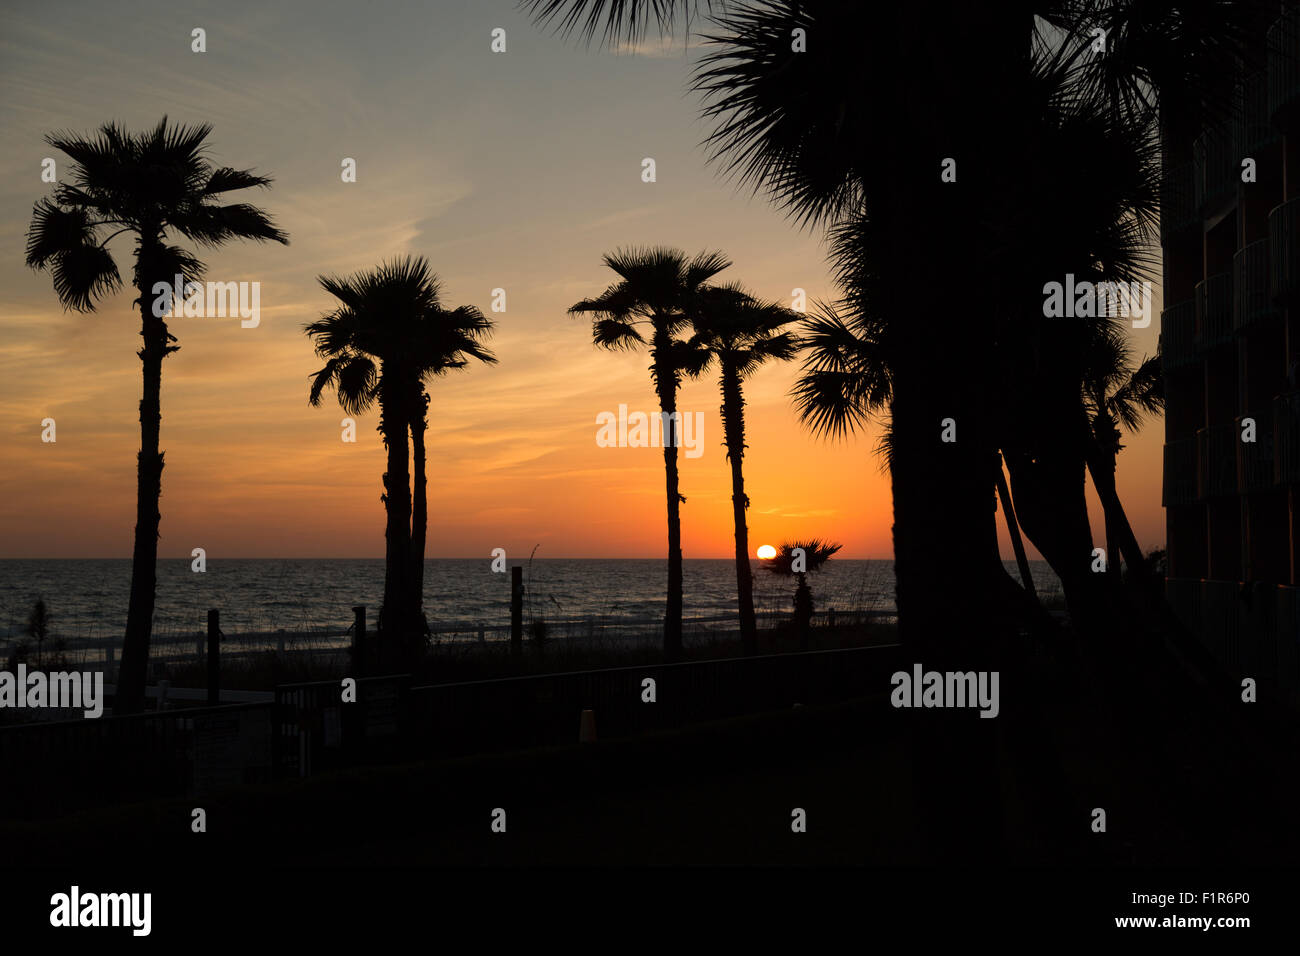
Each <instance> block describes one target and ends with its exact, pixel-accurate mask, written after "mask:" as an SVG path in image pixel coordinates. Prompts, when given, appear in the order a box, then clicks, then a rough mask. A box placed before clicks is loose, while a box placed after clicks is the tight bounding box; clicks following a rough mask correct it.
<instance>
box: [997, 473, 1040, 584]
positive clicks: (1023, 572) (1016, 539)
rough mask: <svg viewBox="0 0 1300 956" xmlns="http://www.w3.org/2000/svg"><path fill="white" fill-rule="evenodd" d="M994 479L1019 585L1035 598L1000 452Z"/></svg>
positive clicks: (1032, 579)
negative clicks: (1013, 555) (1013, 554)
mask: <svg viewBox="0 0 1300 956" xmlns="http://www.w3.org/2000/svg"><path fill="white" fill-rule="evenodd" d="M996 480H997V486H998V497H999V498H1001V499H1002V514H1003V515H1004V516H1005V517H1006V520H1007V534H1008V535H1010V536H1011V548H1012V550H1013V551H1015V553H1016V567H1018V568H1019V569H1020V583H1021V586H1022V587H1024V589H1025V590H1026V591H1027V592H1028V593H1029V596H1030V597H1034V598H1036V597H1037V596H1038V595H1037V592H1035V591H1034V577H1033V575H1032V574H1030V573H1029V559H1028V558H1027V557H1025V542H1024V541H1023V540H1022V539H1021V537H1020V522H1019V521H1018V520H1016V509H1015V507H1014V506H1013V505H1012V504H1011V489H1010V488H1008V487H1007V479H1006V476H1005V475H1004V474H1002V455H1001V453H998V454H997V471H996Z"/></svg>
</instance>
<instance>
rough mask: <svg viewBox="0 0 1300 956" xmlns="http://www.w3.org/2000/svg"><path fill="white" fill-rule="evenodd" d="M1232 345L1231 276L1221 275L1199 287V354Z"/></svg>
mask: <svg viewBox="0 0 1300 956" xmlns="http://www.w3.org/2000/svg"><path fill="white" fill-rule="evenodd" d="M1230 341H1232V273H1231V272H1220V273H1219V274H1218V275H1212V276H1210V277H1209V278H1208V279H1202V280H1201V281H1200V282H1198V283H1196V350H1197V351H1198V352H1204V351H1207V350H1209V349H1212V348H1214V347H1215V346H1218V345H1222V344H1224V343H1225V342H1230Z"/></svg>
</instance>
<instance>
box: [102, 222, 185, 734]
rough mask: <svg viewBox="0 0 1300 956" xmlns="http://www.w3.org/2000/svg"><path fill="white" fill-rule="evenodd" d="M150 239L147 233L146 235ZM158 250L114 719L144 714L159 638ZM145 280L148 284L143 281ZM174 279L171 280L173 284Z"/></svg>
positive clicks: (141, 257)
mask: <svg viewBox="0 0 1300 956" xmlns="http://www.w3.org/2000/svg"><path fill="white" fill-rule="evenodd" d="M142 232H143V233H144V234H145V235H148V234H149V233H148V231H147V230H142ZM152 251H153V249H152V246H151V245H150V244H149V243H148V242H147V241H142V242H141V246H140V250H139V252H138V253H137V259H136V288H137V291H138V292H139V294H140V298H139V302H140V316H141V328H140V336H141V338H143V339H144V347H143V348H141V349H140V353H139V355H140V363H141V365H142V366H143V371H144V389H143V393H142V395H141V398H140V454H139V456H138V457H137V459H136V496H135V544H134V546H133V548H132V551H131V596H130V600H129V603H128V605H127V612H126V635H125V638H124V639H123V642H122V663H121V664H120V666H119V668H118V679H117V691H116V694H115V695H114V700H113V713H114V714H138V713H140V712H141V711H143V710H144V697H145V687H146V685H147V683H148V677H149V644H150V640H151V638H152V636H153V612H154V598H155V591H156V588H157V576H158V567H157V566H158V525H159V523H160V521H161V515H160V514H159V510H158V500H159V498H161V497H162V471H163V455H162V452H161V451H159V449H158V444H159V435H160V432H161V429H162V361H163V359H164V358H166V357H167V356H168V355H169V354H170V353H171V352H173V351H175V348H171V347H169V346H168V341H169V336H168V332H167V323H166V322H164V321H163V320H162V319H161V318H160V317H158V316H155V315H154V314H153V296H152V294H147V293H146V291H145V290H151V289H152V288H153V284H154V280H155V279H157V278H158V277H157V276H156V275H154V270H153V268H152V267H151V265H150V259H151V258H152ZM144 276H149V279H148V280H145V281H142V279H143V277H144ZM171 280H172V277H171V276H167V277H166V278H165V280H163V279H158V281H166V282H167V283H168V284H170V283H171Z"/></svg>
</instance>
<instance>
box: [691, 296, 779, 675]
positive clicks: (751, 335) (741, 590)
mask: <svg viewBox="0 0 1300 956" xmlns="http://www.w3.org/2000/svg"><path fill="white" fill-rule="evenodd" d="M798 317H799V316H798V315H797V314H796V313H794V312H792V311H790V310H789V309H786V308H783V307H782V306H780V305H777V304H776V303H775V302H760V301H758V300H757V299H755V298H753V297H752V296H750V295H749V294H747V293H746V292H745V291H744V290H743V289H741V288H740V287H739V286H736V285H729V286H721V287H717V288H711V289H707V290H705V292H704V293H703V294H702V295H701V296H700V298H699V304H698V305H697V306H696V314H695V321H694V326H695V336H694V337H693V339H692V341H695V342H697V343H698V344H699V345H702V346H703V347H704V348H706V349H707V350H708V352H709V355H710V357H711V358H713V359H717V362H718V367H719V372H720V382H719V387H720V388H721V390H722V407H721V413H722V428H723V436H724V440H725V444H726V447H727V459H728V460H729V461H730V462H731V507H732V515H733V520H734V522H735V536H736V593H737V595H738V598H739V602H740V640H741V645H742V647H743V648H744V652H745V653H746V654H749V655H752V654H756V653H758V623H757V621H756V620H755V618H754V577H753V573H752V572H751V571H750V566H749V528H748V527H747V525H746V522H745V511H746V509H747V508H748V507H749V496H748V495H746V494H745V474H744V457H745V395H744V390H743V387H742V386H743V383H744V381H745V379H746V378H748V377H749V376H750V375H752V374H753V373H754V372H756V371H757V370H758V369H759V368H760V367H762V365H763V364H764V363H765V362H768V361H771V360H776V361H780V362H788V361H789V360H790V359H792V358H794V357H795V355H796V353H797V351H798V339H797V338H796V337H795V336H794V335H793V334H791V333H789V332H782V331H780V329H781V328H782V327H783V326H786V325H789V324H790V323H791V322H794V321H795V320H797V319H798Z"/></svg>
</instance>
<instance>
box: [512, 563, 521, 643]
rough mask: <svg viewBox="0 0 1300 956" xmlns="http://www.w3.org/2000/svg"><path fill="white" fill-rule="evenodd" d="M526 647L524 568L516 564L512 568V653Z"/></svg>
mask: <svg viewBox="0 0 1300 956" xmlns="http://www.w3.org/2000/svg"><path fill="white" fill-rule="evenodd" d="M523 648H524V569H523V567H522V566H521V565H518V564H516V565H515V566H514V567H513V568H511V569H510V653H511V654H520V653H522V652H523Z"/></svg>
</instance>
